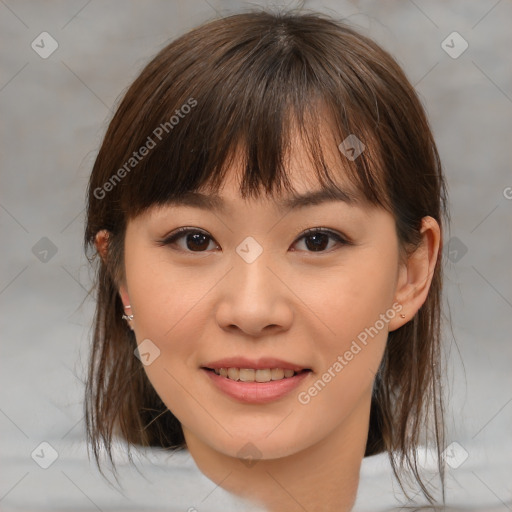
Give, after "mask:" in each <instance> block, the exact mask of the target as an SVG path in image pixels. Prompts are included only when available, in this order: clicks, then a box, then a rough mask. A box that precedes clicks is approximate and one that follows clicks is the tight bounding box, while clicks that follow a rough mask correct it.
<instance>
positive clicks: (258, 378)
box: [203, 367, 311, 383]
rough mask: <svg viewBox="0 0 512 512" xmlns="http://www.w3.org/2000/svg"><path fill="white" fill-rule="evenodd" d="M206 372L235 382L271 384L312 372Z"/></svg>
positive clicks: (225, 369)
mask: <svg viewBox="0 0 512 512" xmlns="http://www.w3.org/2000/svg"><path fill="white" fill-rule="evenodd" d="M203 369H204V370H208V371H210V372H214V373H216V374H217V375H220V376H221V377H225V378H226V379H229V380H233V381H241V382H260V383H263V382H271V381H276V380H286V379H289V378H291V377H295V376H296V375H300V374H302V373H305V372H310V371H311V370H310V369H304V370H300V371H298V372H296V371H294V370H291V369H288V368H286V369H283V368H265V369H257V370H256V369H253V368H215V369H214V368H206V367H203Z"/></svg>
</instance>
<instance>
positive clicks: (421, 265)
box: [389, 217, 441, 331]
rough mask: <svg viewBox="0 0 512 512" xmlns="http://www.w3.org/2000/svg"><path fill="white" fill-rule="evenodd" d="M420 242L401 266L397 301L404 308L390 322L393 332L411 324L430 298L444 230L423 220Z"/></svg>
mask: <svg viewBox="0 0 512 512" xmlns="http://www.w3.org/2000/svg"><path fill="white" fill-rule="evenodd" d="M420 234H421V242H420V244H419V246H418V247H417V248H416V250H415V251H414V252H413V253H412V254H410V255H409V256H408V258H407V261H406V262H405V263H403V264H402V265H401V268H400V270H399V274H398V280H397V288H396V293H395V300H396V302H398V303H399V304H401V305H402V309H401V310H400V313H401V314H400V315H397V317H395V318H394V319H393V320H392V321H391V322H390V323H389V327H390V329H389V330H390V331H394V330H395V329H398V328H399V327H401V326H402V325H404V324H405V323H407V322H409V321H410V320H411V319H412V318H413V317H414V315H416V313H417V311H418V310H419V309H420V308H421V306H422V305H423V304H424V302H425V301H426V299H427V296H428V292H429V290H430V285H431V283H432V278H433V276H434V271H435V268H436V264H437V259H438V254H439V249H440V245H441V228H440V226H439V224H438V223H437V221H436V220H435V219H434V218H433V217H423V219H422V222H421V230H420Z"/></svg>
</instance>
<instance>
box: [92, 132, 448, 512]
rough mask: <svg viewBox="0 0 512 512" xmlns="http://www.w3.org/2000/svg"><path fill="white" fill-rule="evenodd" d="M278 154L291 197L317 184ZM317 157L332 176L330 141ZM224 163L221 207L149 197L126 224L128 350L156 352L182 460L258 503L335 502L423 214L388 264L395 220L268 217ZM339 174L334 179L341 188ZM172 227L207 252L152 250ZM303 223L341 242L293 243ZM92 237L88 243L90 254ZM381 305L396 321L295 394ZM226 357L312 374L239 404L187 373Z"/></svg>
mask: <svg viewBox="0 0 512 512" xmlns="http://www.w3.org/2000/svg"><path fill="white" fill-rule="evenodd" d="M332 148H334V149H332ZM291 155H292V157H290V160H289V164H290V165H289V176H290V178H291V181H292V184H293V186H294V189H295V190H296V191H297V193H302V192H306V191H311V190H313V189H318V188H320V185H319V184H318V183H317V182H316V177H315V174H314V171H313V169H312V168H310V167H308V166H307V165H305V164H304V162H307V161H308V160H307V155H305V154H304V153H303V151H302V146H301V145H300V144H296V145H295V146H294V147H293V151H291ZM326 155H327V156H328V157H329V159H330V162H331V163H332V164H333V166H334V165H337V166H338V167H337V168H338V169H339V168H340V161H341V160H340V159H339V158H340V157H339V153H336V145H334V142H333V141H331V142H329V141H328V142H327V146H326ZM239 170H240V168H239V167H237V166H236V165H233V168H232V169H230V170H229V172H228V174H227V177H226V180H225V182H224V184H223V187H222V189H221V191H220V192H219V194H220V195H221V196H222V197H223V198H224V200H225V202H226V203H227V212H226V213H225V214H223V213H220V212H215V213H214V212H213V211H211V210H208V211H206V210H200V209H197V208H193V207H186V206H179V207H178V206H165V207H158V208H156V207H154V208H151V209H150V210H148V211H147V212H146V213H144V214H142V215H140V216H138V217H136V218H135V219H133V220H130V221H129V222H128V225H127V231H126V237H125V261H124V266H125V279H124V282H123V283H122V284H121V285H120V287H119V293H120V296H121V298H122V300H123V303H124V304H125V305H128V304H130V305H131V307H132V309H131V313H133V315H134V320H133V322H131V327H132V328H133V329H134V331H135V335H136V338H137V341H138V343H140V342H142V340H145V339H147V338H149V339H150V340H151V341H152V342H153V343H154V344H155V345H157V346H158V348H159V350H160V356H159V357H158V358H157V359H155V360H154V362H153V363H152V364H150V365H149V366H145V371H146V372H147V375H148V378H149V380H150V381H151V383H152V385H153V386H154V388H155V390H156V391H157V393H158V394H159V395H160V397H161V398H162V400H163V402H164V403H165V404H166V406H167V407H168V408H169V409H170V410H171V411H172V412H173V414H174V415H175V416H176V417H177V418H178V419H179V420H180V422H181V424H182V426H183V431H184V435H185V439H186V442H187V446H188V449H189V451H190V454H191V455H192V457H193V458H194V460H195V461H196V463H197V465H198V467H199V469H200V470H201V471H202V472H203V473H204V474H205V475H206V476H207V477H208V478H210V479H211V480H212V481H214V482H216V483H217V484H219V485H221V486H222V487H223V488H225V489H226V490H228V491H230V492H233V493H235V494H237V495H239V496H243V497H245V498H248V499H250V500H251V501H254V502H257V503H259V504H260V505H261V506H263V507H264V508H265V509H266V510H270V511H289V512H294V511H303V510H304V509H305V510H308V511H310V512H314V511H324V512H325V511H327V512H330V511H336V512H340V511H349V510H351V508H352V506H353V504H354V501H355V497H356V492H357V487H358V482H359V470H360V465H361V461H362V458H363V456H364V451H365V446H366V440H367V434H368V424H369V413H370V400H371V392H372V386H373V382H374V377H375V373H376V371H377V369H378V367H379V364H380V361H381V359H382V355H383V352H384V349H385V346H386V339H387V335H388V332H389V331H392V330H395V329H397V328H399V327H400V326H401V325H403V324H404V323H405V322H407V321H409V320H410V319H411V318H412V317H413V316H414V314H415V313H416V311H417V310H418V309H419V308H420V307H421V305H422V304H423V303H424V301H425V299H426V297H427V294H428V289H429V286H430V282H431V277H432V274H433V270H434V266H435V262H436V259H437V253H438V250H439V244H440V229H439V226H438V224H437V223H436V221H435V220H434V219H433V218H431V217H425V218H424V219H423V223H422V228H421V233H422V243H421V245H420V246H419V247H418V249H417V250H416V251H415V252H414V253H413V254H411V255H410V256H409V257H408V258H407V259H403V258H401V256H400V252H399V243H398V239H397V235H396V231H395V221H394V219H393V217H392V215H391V214H390V213H388V212H386V211H385V210H383V209H381V208H377V207H374V206H370V205H369V204H367V203H365V202H364V201H363V200H361V201H359V202H358V203H356V204H353V205H349V204H346V203H344V202H341V201H330V202H325V203H322V204H318V205H314V206H306V207H304V208H302V209H299V210H297V211H291V212H282V211H279V210H278V208H277V205H276V201H279V199H281V197H274V198H266V197H265V196H261V197H259V198H257V199H254V198H253V199H248V200H243V199H242V198H241V197H240V195H239V194H238V179H237V177H238V176H239ZM339 175H340V176H339V183H340V185H341V186H342V187H343V188H345V189H350V185H349V184H348V182H347V181H346V180H344V178H343V172H342V171H340V173H339ZM285 195H286V194H285ZM182 226H183V227H193V228H197V229H200V230H202V231H205V232H207V233H208V234H209V236H210V237H211V239H210V244H209V245H208V246H207V250H206V251H204V250H203V252H197V251H195V252H194V251H193V250H190V248H187V235H184V236H183V237H182V238H181V239H179V240H178V241H176V242H175V245H174V246H170V245H167V246H162V245H160V244H159V241H161V240H162V239H164V238H165V237H166V235H168V234H169V233H171V232H172V231H174V230H175V229H176V228H179V227H182ZM308 228H329V229H330V230H331V231H334V232H338V233H340V234H342V235H343V234H344V235H346V236H347V237H349V238H350V239H351V240H352V241H353V245H342V244H340V243H338V242H336V240H335V239H331V238H329V239H328V245H326V248H325V249H324V250H323V251H320V252H314V251H313V250H311V244H310V246H309V247H308V246H307V245H306V242H307V240H310V241H311V238H309V239H304V238H301V237H302V236H303V233H304V230H305V229H308ZM106 235H107V234H106V232H100V233H98V236H97V247H98V250H99V251H100V252H101V253H102V256H103V257H104V258H106V257H108V254H107V238H106ZM247 236H252V237H253V238H255V239H256V240H257V242H258V243H259V244H260V245H261V246H262V248H263V253H262V254H261V255H260V256H259V257H258V258H257V259H256V260H255V261H254V262H253V263H251V264H248V263H246V262H245V261H244V260H243V259H242V258H241V257H240V256H239V255H238V254H237V252H236V251H235V249H236V247H237V246H238V245H239V244H240V243H241V242H242V241H243V240H244V239H245V238H246V237H247ZM189 240H190V235H189ZM207 240H208V239H207ZM207 243H208V242H206V244H205V246H206V245H207ZM189 247H190V245H189ZM397 303H398V304H401V306H402V309H401V311H400V313H402V314H404V315H405V318H401V317H400V314H399V313H397V314H396V315H394V317H393V318H392V319H389V321H388V322H387V323H385V327H384V328H383V329H381V330H380V331H379V333H378V335H376V336H375V337H373V338H371V339H370V341H369V342H368V344H367V345H366V346H364V348H363V349H362V350H361V351H360V352H359V353H358V354H357V355H356V356H354V358H353V359H352V360H351V361H350V362H349V363H348V364H347V365H346V366H345V367H344V368H343V370H342V371H341V372H339V373H338V374H337V375H336V377H335V378H333V379H332V380H331V381H330V382H329V383H328V384H327V385H326V386H325V387H324V389H322V391H321V392H320V393H318V395H317V396H315V397H314V398H312V399H311V401H310V402H309V403H307V404H302V403H300V402H299V400H298V398H297V397H298V394H299V393H300V392H301V391H307V389H308V388H309V387H310V386H311V385H312V384H313V383H314V382H315V381H317V380H318V378H319V377H320V376H321V375H322V374H323V373H324V372H325V371H327V369H328V368H329V367H332V365H333V363H334V362H335V361H336V360H337V357H338V356H339V355H342V354H344V353H345V352H346V351H347V350H348V349H349V348H350V346H351V343H352V341H353V340H355V339H356V338H357V336H358V334H359V333H361V332H362V331H364V329H365V328H367V327H370V326H373V325H374V324H375V322H376V320H378V319H379V315H381V314H385V312H386V311H388V310H390V309H393V304H395V307H396V304H397ZM235 355H243V356H246V357H249V358H254V359H257V358H259V357H261V356H271V357H276V358H280V359H284V360H287V361H292V362H294V363H297V364H300V365H301V366H303V367H307V368H311V369H312V372H311V373H310V374H309V375H308V376H307V378H306V380H305V381H303V382H302V384H301V385H300V386H299V389H297V390H294V391H293V392H291V393H290V394H289V395H287V396H285V397H284V398H282V399H280V400H278V401H276V402H272V403H268V404H263V405H256V404H242V403H240V402H237V401H236V400H234V399H232V398H230V397H228V396H226V395H224V394H222V393H221V392H220V391H218V390H217V389H216V388H215V387H214V386H213V385H212V383H211V382H210V379H208V378H207V376H206V375H204V374H203V372H202V370H200V367H201V366H202V365H204V364H205V363H206V362H208V361H213V360H216V359H219V358H222V357H229V356H235ZM247 443H251V445H253V446H254V447H255V448H256V449H257V451H258V452H259V455H258V456H257V460H256V461H255V463H254V464H252V465H248V464H247V463H246V461H245V460H243V459H242V458H241V455H240V450H243V447H244V446H246V445H247ZM242 453H243V451H242Z"/></svg>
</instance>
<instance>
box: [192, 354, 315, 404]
mask: <svg viewBox="0 0 512 512" xmlns="http://www.w3.org/2000/svg"><path fill="white" fill-rule="evenodd" d="M251 364H252V363H251ZM220 368H225V366H221V367H220ZM228 368H238V367H237V366H231V367H229V366H228ZM242 368H243V366H242ZM249 368H251V367H249ZM253 368H254V367H253ZM265 368H268V366H265ZM273 368H283V367H282V366H274V367H273ZM256 369H262V368H261V367H260V368H256ZM290 369H293V368H290ZM201 372H203V373H205V374H206V376H207V377H209V378H210V379H211V382H212V383H213V384H214V385H215V386H216V388H217V389H218V390H220V391H222V392H223V393H224V394H226V395H228V396H230V397H231V398H234V399H236V400H238V401H239V402H243V403H246V404H265V403H269V402H274V401H276V400H279V399H280V398H283V397H284V396H286V395H288V394H289V393H291V392H292V391H293V390H294V389H295V388H297V386H299V384H301V382H302V381H303V380H304V379H305V378H306V377H307V376H308V375H310V374H311V371H305V372H301V373H298V374H297V375H294V376H293V377H288V378H284V379H281V380H272V381H270V382H242V381H238V380H231V379H228V378H227V377H223V376H222V375H217V374H216V373H215V372H214V371H211V370H207V369H206V368H204V367H203V368H201Z"/></svg>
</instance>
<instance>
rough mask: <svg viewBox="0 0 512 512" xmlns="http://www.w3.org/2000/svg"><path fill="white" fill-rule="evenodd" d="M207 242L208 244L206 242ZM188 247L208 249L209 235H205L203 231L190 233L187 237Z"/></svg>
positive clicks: (191, 248)
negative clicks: (191, 241)
mask: <svg viewBox="0 0 512 512" xmlns="http://www.w3.org/2000/svg"><path fill="white" fill-rule="evenodd" d="M189 237H190V238H192V240H193V243H192V246H191V244H189V241H190V238H189ZM205 242H206V244H205ZM187 248H188V249H190V250H194V248H195V249H207V248H208V237H207V236H206V235H203V234H202V233H194V234H193V235H189V236H188V237H187Z"/></svg>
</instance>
